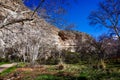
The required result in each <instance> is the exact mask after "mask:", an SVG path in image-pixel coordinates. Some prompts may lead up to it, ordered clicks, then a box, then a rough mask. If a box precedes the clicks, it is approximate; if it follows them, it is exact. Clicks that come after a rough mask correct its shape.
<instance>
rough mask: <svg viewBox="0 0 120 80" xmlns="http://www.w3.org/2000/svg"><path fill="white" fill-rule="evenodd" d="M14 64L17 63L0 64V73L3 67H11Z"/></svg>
mask: <svg viewBox="0 0 120 80" xmlns="http://www.w3.org/2000/svg"><path fill="white" fill-rule="evenodd" d="M15 65H17V63H11V64H3V65H0V73H1V72H2V71H4V70H5V69H8V68H10V67H12V66H15Z"/></svg>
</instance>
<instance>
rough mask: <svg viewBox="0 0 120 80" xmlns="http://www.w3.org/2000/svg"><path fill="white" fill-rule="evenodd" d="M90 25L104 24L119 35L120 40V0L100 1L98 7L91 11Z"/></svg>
mask: <svg viewBox="0 0 120 80" xmlns="http://www.w3.org/2000/svg"><path fill="white" fill-rule="evenodd" d="M88 19H89V20H90V25H102V26H104V27H106V28H108V29H110V30H111V31H112V32H111V33H114V34H116V35H117V36H118V38H119V40H120V0H105V1H103V2H100V3H99V5H98V9H97V10H94V11H92V12H91V13H90V15H89V17H88Z"/></svg>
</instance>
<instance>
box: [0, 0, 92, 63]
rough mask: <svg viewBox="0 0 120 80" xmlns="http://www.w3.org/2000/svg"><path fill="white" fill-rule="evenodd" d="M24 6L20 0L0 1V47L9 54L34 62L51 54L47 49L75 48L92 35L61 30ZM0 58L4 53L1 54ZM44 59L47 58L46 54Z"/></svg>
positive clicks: (73, 49) (89, 40) (90, 39)
mask: <svg viewBox="0 0 120 80" xmlns="http://www.w3.org/2000/svg"><path fill="white" fill-rule="evenodd" d="M31 15H32V11H30V10H29V9H27V8H26V7H25V6H24V5H23V3H22V0H0V49H1V52H2V51H3V52H5V51H6V49H8V48H13V50H12V51H8V53H9V54H13V53H17V55H18V56H21V55H22V57H23V58H24V60H26V59H27V56H30V58H29V59H30V60H32V61H34V60H36V59H37V57H45V56H51V54H49V53H51V50H54V49H57V50H58V51H61V50H70V51H72V52H74V51H76V47H78V46H81V47H82V45H81V44H83V43H85V44H88V42H91V41H92V38H91V37H90V36H89V35H87V34H85V33H81V32H75V31H74V32H73V31H61V30H59V29H58V28H56V27H54V26H53V25H50V24H49V23H47V22H46V21H45V20H44V19H42V18H40V17H38V16H37V15H34V17H31ZM1 55H2V56H3V57H4V56H5V55H3V54H1ZM46 59H47V57H46Z"/></svg>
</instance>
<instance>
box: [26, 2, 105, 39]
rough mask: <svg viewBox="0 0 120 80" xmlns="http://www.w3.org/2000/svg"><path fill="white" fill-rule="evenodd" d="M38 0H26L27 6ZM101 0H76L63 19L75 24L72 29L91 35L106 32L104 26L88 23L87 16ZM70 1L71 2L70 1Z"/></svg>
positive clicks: (94, 35)
mask: <svg viewBox="0 0 120 80" xmlns="http://www.w3.org/2000/svg"><path fill="white" fill-rule="evenodd" d="M39 1H40V0H28V2H27V3H26V5H27V6H31V7H32V5H33V6H35V5H38V3H39ZM100 1H102V0H78V2H77V4H72V6H71V7H70V9H69V10H68V12H67V14H66V15H65V20H66V21H67V23H73V24H75V25H76V27H75V28H74V30H77V31H80V32H85V33H87V34H90V35H91V36H93V37H97V36H99V35H100V34H102V33H106V32H107V29H106V28H104V27H95V26H90V25H89V20H88V19H87V17H88V16H89V14H90V12H91V11H92V10H96V9H97V6H98V3H99V2H100ZM71 3H72V2H71Z"/></svg>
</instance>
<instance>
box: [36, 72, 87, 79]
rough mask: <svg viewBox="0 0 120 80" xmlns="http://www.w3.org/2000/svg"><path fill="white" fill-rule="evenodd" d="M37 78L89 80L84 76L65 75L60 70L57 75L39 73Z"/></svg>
mask: <svg viewBox="0 0 120 80" xmlns="http://www.w3.org/2000/svg"><path fill="white" fill-rule="evenodd" d="M35 80H88V79H87V78H86V77H84V76H80V77H73V76H71V75H65V74H63V73H61V72H60V73H57V74H55V75H51V74H42V75H39V76H38V77H37V78H36V79H35Z"/></svg>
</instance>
